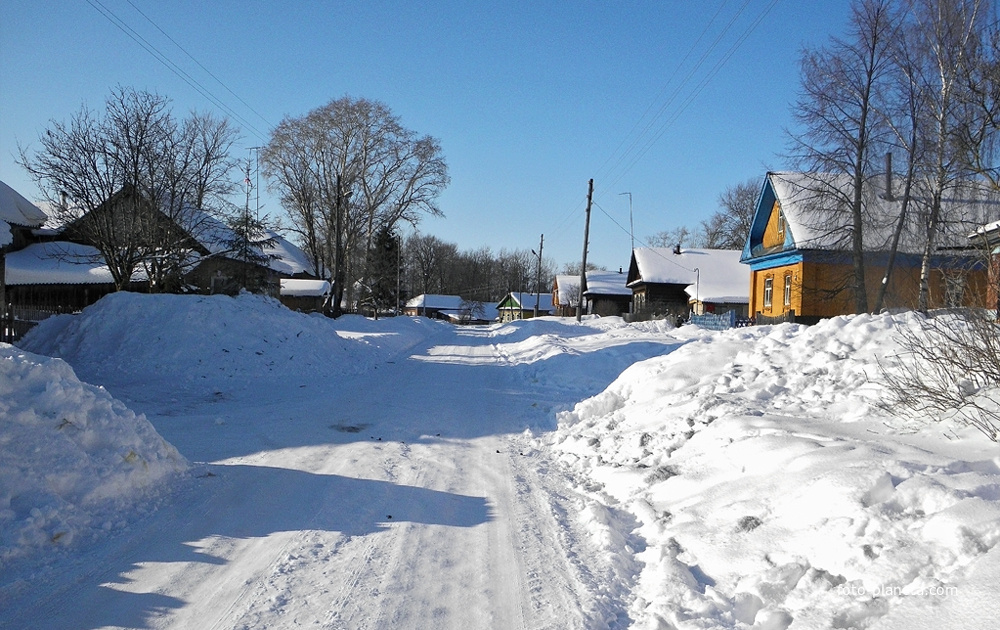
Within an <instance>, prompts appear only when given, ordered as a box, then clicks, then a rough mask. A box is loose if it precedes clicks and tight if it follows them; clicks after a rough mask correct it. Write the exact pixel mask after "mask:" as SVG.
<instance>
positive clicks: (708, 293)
mask: <svg viewBox="0 0 1000 630" xmlns="http://www.w3.org/2000/svg"><path fill="white" fill-rule="evenodd" d="M749 285H750V274H749V273H748V272H747V270H746V268H745V267H744V266H743V265H741V264H740V252H739V251H736V250H724V249H682V248H680V247H674V248H668V247H639V248H636V249H635V250H633V251H632V261H631V262H630V263H629V272H628V287H629V288H630V289H631V290H632V301H633V303H632V309H633V313H635V314H636V315H637V316H639V317H687V315H688V314H689V313H690V312H695V313H703V312H717V313H723V312H729V311H738V312H739V313H740V315H744V314H745V313H746V310H747V302H748V301H749V299H748V297H747V296H748V293H749Z"/></svg>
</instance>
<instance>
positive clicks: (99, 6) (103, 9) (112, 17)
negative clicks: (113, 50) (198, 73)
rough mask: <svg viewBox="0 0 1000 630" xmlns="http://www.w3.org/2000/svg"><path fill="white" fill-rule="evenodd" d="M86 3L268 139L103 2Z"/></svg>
mask: <svg viewBox="0 0 1000 630" xmlns="http://www.w3.org/2000/svg"><path fill="white" fill-rule="evenodd" d="M86 2H87V4H89V5H90V6H92V7H93V8H94V9H95V10H96V11H97V12H98V13H100V14H101V15H103V16H104V17H105V18H107V19H108V21H109V22H111V23H112V24H114V25H115V26H116V27H118V29H120V30H121V31H122V32H123V33H125V34H126V35H128V37H129V38H130V39H132V41H134V42H135V43H136V44H138V45H139V46H140V47H141V48H143V49H144V50H145V51H146V52H148V53H149V54H150V55H152V56H153V57H154V58H155V59H156V60H157V61H159V62H160V63H162V64H163V65H164V66H166V67H167V69H168V70H170V71H171V72H173V73H174V74H176V75H177V76H178V77H179V78H180V79H181V80H182V81H184V82H185V83H187V84H188V85H189V86H190V87H191V88H192V89H194V90H195V91H196V92H198V93H199V94H201V95H202V96H204V97H205V98H206V99H208V100H209V101H210V102H211V103H212V104H213V105H215V106H216V107H218V108H219V109H221V110H223V111H224V112H226V113H227V114H228V115H229V116H232V117H233V118H234V119H236V120H237V121H238V122H239V123H240V124H241V125H243V126H244V127H246V128H248V129H250V130H251V131H252V132H253V133H254V135H256V136H257V137H259V138H260V139H261V140H266V139H267V136H266V134H265V133H264V132H262V131H260V130H259V129H257V128H256V127H255V126H254V125H253V124H251V123H250V122H249V121H248V120H246V119H245V118H243V117H242V116H240V115H239V114H238V113H236V112H235V111H234V110H233V109H232V108H230V107H229V106H228V105H226V104H225V103H223V102H222V101H221V100H220V99H218V98H217V97H216V96H215V95H213V94H212V93H211V91H210V90H208V88H206V87H205V86H203V85H202V84H201V83H199V82H198V80H197V79H195V78H194V77H192V76H191V75H190V74H188V73H187V72H185V71H184V69H183V68H181V67H180V66H178V65H177V64H176V63H174V62H173V61H171V60H170V58H169V57H167V56H166V55H165V54H163V53H162V52H160V51H159V49H157V48H156V46H154V45H153V44H151V43H150V42H149V41H148V40H146V38H144V37H143V36H142V35H140V34H139V33H138V32H137V31H136V30H135V29H133V28H132V27H131V26H129V25H128V24H126V23H125V21H124V20H122V19H121V18H119V17H118V15H116V14H115V12H114V11H112V10H111V9H109V8H108V7H107V6H105V5H104V4H103V3H102V2H101V0H86Z"/></svg>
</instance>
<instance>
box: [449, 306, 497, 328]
mask: <svg viewBox="0 0 1000 630" xmlns="http://www.w3.org/2000/svg"><path fill="white" fill-rule="evenodd" d="M499 316H500V315H499V313H498V312H497V307H496V305H495V304H484V303H482V302H463V303H462V306H461V307H460V308H459V309H458V310H452V309H441V310H440V311H438V318H439V319H444V320H447V321H449V322H451V323H453V324H459V325H462V326H467V325H482V324H492V323H493V322H495V321H497V319H498V318H499Z"/></svg>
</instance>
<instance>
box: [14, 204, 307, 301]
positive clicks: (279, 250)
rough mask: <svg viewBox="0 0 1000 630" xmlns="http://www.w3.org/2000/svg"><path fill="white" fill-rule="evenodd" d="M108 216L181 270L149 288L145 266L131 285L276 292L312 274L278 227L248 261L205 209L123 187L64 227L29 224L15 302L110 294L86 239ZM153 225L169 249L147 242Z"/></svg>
mask: <svg viewBox="0 0 1000 630" xmlns="http://www.w3.org/2000/svg"><path fill="white" fill-rule="evenodd" d="M129 212H141V213H143V216H142V217H140V218H139V219H136V217H128V218H126V216H125V215H126V214H127V213H129ZM116 213H117V214H116ZM119 215H120V216H119ZM109 218H111V219H114V220H120V222H122V223H126V224H131V225H132V226H133V227H132V229H134V230H136V231H137V241H136V242H137V243H139V245H140V247H146V248H148V249H149V253H150V257H151V259H154V260H165V259H168V258H169V259H171V260H173V261H174V264H175V265H176V267H175V268H176V270H177V271H178V272H179V273H176V274H174V275H172V276H169V277H170V278H171V283H164V282H162V278H166V277H168V276H166V275H164V276H160V277H159V278H158V280H159V281H160V283H159V284H158V285H157V286H156V287H152V286H151V279H150V277H149V276H148V275H147V271H148V270H147V269H146V267H145V265H140V266H138V267H137V268H136V269H135V270H134V272H133V275H132V278H131V281H130V283H129V284H128V287H127V288H128V289H129V290H132V291H141V292H145V291H149V290H154V289H155V290H157V291H179V292H200V293H235V292H236V291H238V290H239V288H240V286H243V285H244V283H245V282H246V281H249V280H253V282H254V284H255V285H256V286H261V287H264V289H265V292H266V293H267V294H269V295H272V296H274V297H279V295H280V294H279V286H280V284H279V280H280V278H313V277H314V276H312V275H311V274H310V273H309V272H310V268H309V263H308V261H307V257H306V255H305V254H304V253H303V252H302V251H301V250H300V249H299V248H297V247H295V246H294V245H293V244H291V243H289V242H288V241H286V240H285V239H283V238H282V237H281V236H280V235H278V234H276V233H274V232H270V231H269V232H267V234H266V235H265V236H266V237H267V238H268V240H269V244H268V245H266V246H265V247H263V248H260V252H259V253H260V257H259V258H260V259H262V260H264V261H266V262H265V263H254V262H249V263H247V262H244V261H241V260H238V259H237V256H236V255H235V254H234V252H233V249H232V247H233V245H234V243H235V242H236V241H237V240H238V239H237V237H236V235H235V234H234V233H233V231H232V230H231V229H230V228H229V227H228V226H227V225H226V224H225V223H223V222H221V221H219V220H218V219H216V218H214V217H212V216H210V215H209V214H208V213H206V212H203V211H201V210H197V209H191V208H186V209H184V211H183V212H175V213H172V214H171V215H169V216H168V214H167V213H166V212H163V211H161V210H159V209H156V208H154V207H153V206H152V205H151V204H148V203H144V202H143V201H142V200H141V199H137V198H135V196H134V195H129V194H128V193H127V192H126V191H120V192H119V193H118V194H116V195H114V196H113V197H112V198H111V199H109V200H108V202H106V203H105V204H104V205H102V206H101V207H100V208H99V209H98V210H96V211H95V212H94V213H90V214H87V215H84V216H82V217H80V218H79V219H77V220H76V221H74V222H72V223H70V224H68V225H66V226H62V227H61V228H56V229H48V230H45V231H42V230H32V231H31V232H30V233H26V234H25V235H23V236H22V238H20V242H19V243H18V245H19V247H18V248H17V251H16V252H12V253H11V259H10V263H11V264H10V265H9V266H8V267H7V269H6V270H5V272H4V274H3V278H4V279H5V280H6V283H8V284H9V285H10V287H11V289H10V292H9V293H10V295H9V297H10V298H11V300H10V301H11V303H12V304H14V305H15V306H16V307H17V308H18V309H20V310H23V311H33V312H41V311H61V312H73V311H77V310H80V309H82V308H84V307H86V306H88V305H90V304H93V303H94V302H96V301H97V300H99V299H100V298H101V297H103V296H104V295H106V294H108V293H111V292H113V291H114V290H115V284H114V282H113V279H112V276H111V271H110V269H109V268H108V266H107V265H106V264H105V261H104V259H103V257H102V255H101V254H100V252H99V251H98V250H97V249H96V248H95V247H94V243H91V242H89V240H90V239H91V238H93V234H94V231H93V230H91V229H90V226H88V222H91V221H102V220H107V219H109ZM144 220H145V222H144ZM140 231H141V232H140ZM150 231H152V232H155V233H156V236H157V238H162V239H165V242H169V244H170V249H169V251H166V250H165V251H164V254H165V255H162V254H161V255H157V254H158V250H155V249H154V247H155V245H154V244H150V243H147V242H145V241H144V240H143V236H144V235H146V234H148V233H150Z"/></svg>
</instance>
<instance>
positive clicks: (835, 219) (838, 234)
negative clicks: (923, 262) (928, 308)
mask: <svg viewBox="0 0 1000 630" xmlns="http://www.w3.org/2000/svg"><path fill="white" fill-rule="evenodd" d="M767 184H770V187H771V190H773V192H774V196H775V197H776V198H777V200H778V201H779V202H780V204H781V210H782V213H783V215H784V218H785V221H786V225H787V228H788V232H789V234H790V241H788V240H786V243H788V242H790V243H792V244H794V246H795V248H797V249H817V250H844V249H849V248H850V245H851V232H850V230H849V229H848V228H850V226H851V213H850V208H849V207H848V205H847V203H846V199H847V197H846V195H847V192H848V191H849V190H850V189H851V183H850V180H849V178H848V177H847V176H846V175H831V174H826V173H799V172H773V173H768V174H767V180H766V182H765V192H767V188H766V185H767ZM899 186H901V182H897V183H896V187H897V190H895V191H894V193H895V195H894V196H893V198H892V199H886V194H885V178H884V176H880V177H875V178H872V179H871V180H869V181H867V182H866V185H865V189H864V204H865V213H864V235H863V237H864V247H865V249H866V250H868V251H882V250H886V249H887V248H888V245H889V243H890V242H891V240H892V235H893V231H894V229H895V227H896V222H897V220H898V218H899V215H900V211H901V208H902V196H901V194H900V192H901V191H900V190H898V187H899ZM923 201H924V198H923V197H921V196H920V193H919V192H916V193H914V194H913V198H912V199H911V202H910V204H909V206H908V209H907V213H908V216H909V219H910V220H908V221H907V222H906V223H905V225H904V229H903V232H902V234H901V239H900V243H899V251H901V252H907V253H920V252H921V251H922V250H923V246H924V238H925V236H926V227H925V226H926V214H927V211H926V206H927V204H926V203H924V202H923ZM771 203H773V200H772V199H771V198H769V197H768V196H767V195H762V198H761V204H760V207H758V209H757V213H758V214H759V215H763V216H761V217H758V219H759V220H761V221H762V222H763V221H766V219H767V216H768V215H769V214H770V211H771ZM941 203H942V222H941V226H940V232H939V236H938V243H937V245H938V246H939V247H962V246H966V245H967V244H968V242H967V239H968V235H969V234H971V233H972V232H974V231H975V230H976V228H977V227H979V226H981V225H983V224H986V223H989V222H991V221H995V220H996V219H997V217H998V216H1000V195H998V193H997V191H995V190H992V189H991V188H990V187H988V186H983V185H978V184H975V183H972V184H966V185H963V186H961V187H955V188H953V189H951V190H949V191H947V192H946V193H945V197H944V198H943V199H942V202H941ZM755 227H757V229H762V228H763V225H760V226H759V227H758V226H757V222H756V221H755ZM748 253H750V252H745V255H746V254H748Z"/></svg>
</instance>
